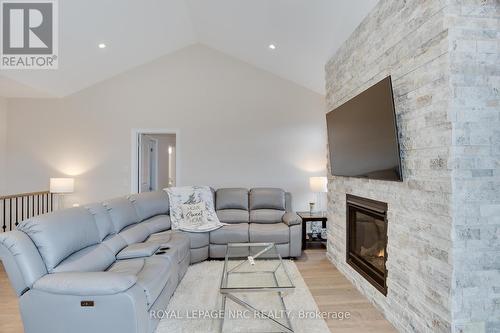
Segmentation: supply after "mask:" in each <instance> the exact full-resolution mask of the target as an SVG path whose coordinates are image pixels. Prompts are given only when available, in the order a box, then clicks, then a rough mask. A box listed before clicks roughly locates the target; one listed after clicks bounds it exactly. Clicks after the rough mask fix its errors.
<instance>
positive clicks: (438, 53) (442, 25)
mask: <svg viewBox="0 0 500 333" xmlns="http://www.w3.org/2000/svg"><path fill="white" fill-rule="evenodd" d="M498 4H499V1H498V0H418V1H398V0H381V1H380V2H379V3H378V5H377V6H376V7H375V8H374V10H373V11H372V12H371V13H370V14H369V16H368V17H367V18H366V19H365V20H364V21H363V22H362V24H361V25H360V26H359V27H358V28H357V30H356V31H355V32H354V33H353V35H352V36H351V37H350V38H349V39H348V40H347V41H346V42H345V44H344V45H343V46H342V47H341V49H340V50H339V51H338V52H337V53H336V54H335V55H334V56H333V57H332V59H330V61H329V62H328V63H327V65H326V81H327V83H326V85H327V106H328V110H332V109H334V108H336V107H337V106H339V105H341V104H342V103H344V102H346V101H347V100H349V99H350V98H352V97H354V96H356V95H357V94H359V93H361V92H362V91H364V90H365V89H367V88H369V87H370V86H372V85H373V84H375V83H377V82H378V81H380V80H382V79H383V78H384V77H386V76H387V75H391V76H392V79H393V87H394V98H395V107H396V115H397V122H398V126H399V131H400V144H401V150H402V168H403V177H404V182H402V183H397V182H386V181H376V180H364V179H354V178H345V177H333V176H330V177H329V193H328V214H329V222H328V256H329V258H330V260H331V261H332V262H333V263H334V264H335V265H336V266H337V267H338V268H339V270H340V271H342V272H343V274H345V275H346V276H347V277H348V278H349V279H350V280H351V282H352V283H353V284H354V285H356V287H357V288H358V289H359V290H360V291H361V292H362V293H363V294H365V295H366V296H367V297H368V298H369V299H370V300H372V301H373V303H374V304H375V305H376V306H377V307H378V308H379V309H380V310H381V311H382V312H383V313H384V315H385V316H386V318H387V319H388V320H389V321H391V322H392V323H393V325H394V326H395V327H396V328H397V329H398V330H399V331H401V332H451V331H457V332H460V331H461V330H462V329H463V330H464V331H467V330H468V329H469V328H470V327H473V329H475V328H477V327H482V328H483V329H485V328H486V327H487V326H486V325H496V324H495V323H490V324H487V323H486V321H488V320H491V321H492V322H493V321H494V320H492V319H487V317H489V316H491V315H493V314H495V313H496V315H497V318H499V317H498V311H499V309H498V308H499V304H500V302H499V297H498V293H499V292H500V289H499V287H498V283H499V280H500V279H498V263H499V262H500V260H499V259H498V258H500V256H498V254H499V252H498V251H499V248H500V245H499V244H498V237H499V230H500V229H499V228H498V223H499V216H498V215H499V213H500V212H499V210H500V208H499V206H498V203H499V201H498V200H499V197H500V195H499V194H498V193H499V188H500V187H499V186H498V185H499V182H498V179H499V178H498V177H499V175H500V170H499V165H500V163H499V159H498V156H499V149H498V147H496V146H495V144H497V145H498V140H499V133H500V132H499V127H498V121H499V120H500V118H499V114H498V113H499V112H498V103H499V102H498V88H499V77H498V75H499V73H500V71H499V70H498V67H497V66H498V36H499V35H498V13H499V11H498ZM489 10H493V12H489ZM487 12H488V13H489V14H488V13H487ZM488 15H489V16H488ZM471 16H474V19H473V21H474V22H475V23H471V22H469V18H470V17H471ZM475 16H481V17H480V18H479V17H478V18H477V19H476V18H475ZM495 24H496V28H495ZM495 29H497V30H496V32H495ZM459 36H462V37H461V38H460V37H459ZM495 38H496V41H497V44H496V47H495V44H494V43H492V40H495ZM480 41H481V42H480ZM471 47H472V49H470V48H471ZM495 59H496V65H495V62H494V61H495ZM491 62H493V63H491ZM464 69H466V70H467V71H470V73H469V74H470V75H469V74H468V75H464V71H463V70H464ZM495 126H496V127H495ZM495 187H496V188H495ZM346 193H349V194H354V195H358V196H362V197H367V198H371V199H374V200H379V201H384V202H387V203H388V205H389V212H388V221H389V225H388V238H389V241H388V261H387V268H388V271H389V275H388V294H387V297H384V296H383V295H382V294H380V293H379V292H378V291H377V290H376V289H375V288H374V287H372V286H371V285H370V284H369V283H368V282H366V281H365V280H364V279H363V278H362V277H361V276H360V275H359V274H358V273H357V272H355V271H354V270H353V269H352V268H351V267H350V266H349V265H347V264H346V262H345V247H346V239H345V237H346V216H345V215H346V213H345V212H346V202H345V201H346V200H345V196H346ZM483 199H484V200H485V201H482V200H483ZM495 213H496V214H497V216H494V214H495ZM471 224H475V226H471ZM486 224H488V225H486ZM480 225H481V226H480ZM469 250H473V251H474V253H475V254H476V253H477V254H478V255H480V254H481V255H482V254H486V255H487V256H486V258H485V259H481V260H479V258H477V257H475V255H474V256H472V257H471V258H469V259H465V258H466V257H465V256H464V254H465V253H466V252H467V251H469ZM494 255H496V258H495V257H494ZM472 262H474V265H473V271H470V272H467V269H466V267H467V266H468V265H469V264H471V263H472ZM477 277H480V281H483V282H482V285H483V287H481V286H479V285H478V284H477V283H478V282H477V280H475V279H476V278H477ZM495 279H496V280H495ZM473 280H474V282H473ZM493 291H496V293H497V294H496V295H497V296H494V295H495V294H492V293H493ZM487 293H489V296H486V294H487ZM476 296H480V297H483V298H482V299H480V300H478V299H477V297H476ZM480 309H485V310H488V311H487V314H485V313H481V310H480ZM464 311H465V312H466V313H464ZM495 311H496V312H495ZM473 312H476V313H475V314H473ZM471 320H475V321H477V323H475V324H473V325H472V326H470V325H469V324H470V321H471ZM478 325H479V326H478ZM481 325H482V326H481ZM492 327H497V326H492ZM483 331H484V330H483ZM474 332H476V331H474ZM478 332H479V331H478Z"/></svg>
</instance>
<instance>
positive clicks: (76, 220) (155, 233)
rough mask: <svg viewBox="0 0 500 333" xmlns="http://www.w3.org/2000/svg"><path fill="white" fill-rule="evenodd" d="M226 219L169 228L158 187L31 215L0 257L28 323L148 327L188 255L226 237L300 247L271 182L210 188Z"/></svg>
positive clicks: (205, 254)
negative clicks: (199, 227)
mask: <svg viewBox="0 0 500 333" xmlns="http://www.w3.org/2000/svg"><path fill="white" fill-rule="evenodd" d="M213 193H214V199H215V205H216V212H217V215H218V217H219V219H220V220H221V222H223V223H226V224H227V225H225V226H223V227H222V228H220V229H218V230H214V231H212V232H206V233H187V232H182V231H173V230H171V221H170V216H169V210H170V207H169V201H168V195H167V194H166V193H165V192H164V191H158V192H150V193H141V194H135V195H131V196H128V197H120V198H115V199H110V200H107V201H105V202H103V203H93V204H89V205H86V206H85V207H78V208H70V209H65V210H60V211H57V212H54V213H50V214H45V215H40V216H37V217H34V218H31V219H29V220H27V221H24V222H23V223H21V224H20V225H19V226H18V229H17V230H14V231H11V232H7V233H3V234H0V258H1V259H2V262H3V265H4V266H5V269H6V271H7V274H8V276H9V280H10V281H11V283H12V285H13V287H14V290H15V292H16V293H17V295H18V297H19V305H20V310H21V316H22V319H23V323H24V329H25V332H27V333H32V332H75V333H80V332H81V333H83V332H89V331H90V332H120V333H122V332H124V333H129V332H130V333H139V332H140V333H143V332H144V333H146V332H147V333H149V332H153V331H154V330H155V328H156V326H157V324H158V319H156V318H154V317H152V316H150V315H149V312H150V311H155V310H156V311H158V310H164V309H165V308H166V307H167V305H168V301H169V300H170V298H171V296H172V295H173V293H174V291H175V289H176V287H177V285H178V284H179V282H180V281H181V280H182V278H183V276H184V274H185V273H186V271H187V269H188V266H189V264H190V263H191V264H192V263H196V262H200V261H203V260H206V259H208V258H223V257H224V255H225V251H226V247H227V244H228V243H236V242H237V243H246V242H274V243H276V244H277V248H278V251H279V252H280V254H281V255H282V256H283V257H288V256H291V257H297V256H299V255H300V253H301V245H302V244H301V239H302V238H301V230H302V229H301V226H300V219H299V218H298V216H297V215H296V214H295V213H293V212H292V210H291V204H290V202H291V197H290V194H289V193H285V192H284V191H283V190H280V189H272V188H260V189H252V190H250V191H248V190H247V189H243V188H231V189H219V190H217V191H214V192H213Z"/></svg>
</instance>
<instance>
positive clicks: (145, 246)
mask: <svg viewBox="0 0 500 333" xmlns="http://www.w3.org/2000/svg"><path fill="white" fill-rule="evenodd" d="M159 248H160V244H156V243H135V244H132V245H129V246H127V247H126V248H124V249H123V250H121V251H120V252H118V254H117V255H116V259H118V260H122V259H134V258H144V257H151V256H152V255H153V254H155V252H156V251H158V249H159Z"/></svg>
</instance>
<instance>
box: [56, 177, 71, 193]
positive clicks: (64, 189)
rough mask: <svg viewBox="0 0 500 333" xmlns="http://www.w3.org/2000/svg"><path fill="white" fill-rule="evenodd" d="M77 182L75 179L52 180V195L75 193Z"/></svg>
mask: <svg viewBox="0 0 500 333" xmlns="http://www.w3.org/2000/svg"><path fill="white" fill-rule="evenodd" d="M74 190H75V180H74V179H73V178H50V192H51V193H73V191H74Z"/></svg>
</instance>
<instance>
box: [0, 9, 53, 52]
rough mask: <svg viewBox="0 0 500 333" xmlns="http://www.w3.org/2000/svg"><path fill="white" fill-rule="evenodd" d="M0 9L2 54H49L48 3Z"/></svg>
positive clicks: (51, 33) (49, 26) (51, 27)
mask: <svg viewBox="0 0 500 333" xmlns="http://www.w3.org/2000/svg"><path fill="white" fill-rule="evenodd" d="M2 5H3V17H2V19H3V43H4V44H3V54H51V53H52V45H53V44H52V41H53V39H52V35H53V24H52V6H53V4H52V3H16V2H11V3H9V2H4V3H3V4H2Z"/></svg>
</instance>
